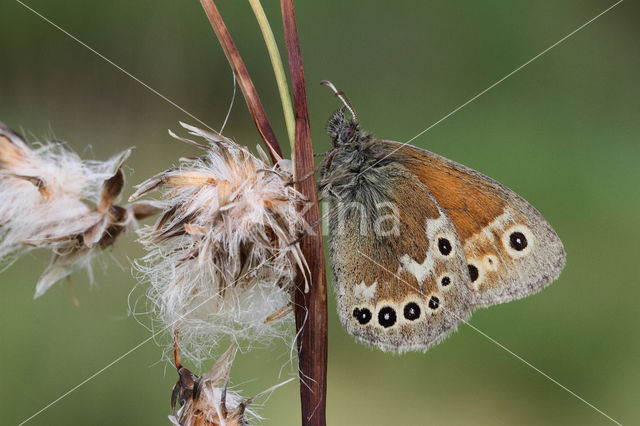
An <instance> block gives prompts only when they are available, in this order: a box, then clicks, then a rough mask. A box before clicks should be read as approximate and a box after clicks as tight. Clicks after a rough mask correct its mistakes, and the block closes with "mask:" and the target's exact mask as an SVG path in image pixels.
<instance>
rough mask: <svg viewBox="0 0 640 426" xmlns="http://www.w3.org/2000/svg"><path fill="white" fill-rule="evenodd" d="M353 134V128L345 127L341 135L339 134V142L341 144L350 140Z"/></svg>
mask: <svg viewBox="0 0 640 426" xmlns="http://www.w3.org/2000/svg"><path fill="white" fill-rule="evenodd" d="M354 134H355V130H354V129H353V127H351V126H349V127H345V128H344V129H343V130H342V133H340V140H341V141H343V142H346V141H348V140H351V138H352V137H353V135H354Z"/></svg>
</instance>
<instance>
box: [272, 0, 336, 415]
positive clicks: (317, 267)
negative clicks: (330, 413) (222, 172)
mask: <svg viewBox="0 0 640 426" xmlns="http://www.w3.org/2000/svg"><path fill="white" fill-rule="evenodd" d="M280 6H281V9H282V20H283V24H284V34H285V40H286V45H287V54H288V58H289V70H290V72H291V86H292V88H293V101H294V104H295V112H296V142H295V149H294V152H295V160H296V161H295V164H294V167H295V169H294V173H295V179H296V181H297V183H296V189H297V190H298V191H300V192H301V193H302V194H303V195H304V196H305V197H306V198H307V199H308V200H309V201H310V202H311V208H309V209H308V210H307V212H306V213H305V219H306V220H307V223H313V224H315V223H318V221H319V219H320V208H319V203H318V191H317V186H316V182H315V179H314V178H313V171H314V161H313V146H312V144H311V132H310V128H309V110H308V107H307V90H306V86H305V79H304V67H303V64H302V55H301V53H300V40H299V39H298V29H297V26H296V18H295V12H294V8H293V1H292V0H281V2H280ZM309 176H311V177H309ZM301 248H302V252H303V254H304V256H305V258H306V260H307V263H308V265H309V269H310V273H311V277H310V281H311V282H310V290H309V292H308V293H307V294H305V293H304V291H303V290H304V280H303V279H302V278H300V279H299V280H298V282H297V291H296V297H295V307H296V309H295V314H296V328H297V329H298V332H299V334H298V365H299V369H300V378H301V380H302V381H304V384H302V385H301V386H300V400H301V403H302V424H304V425H325V424H326V394H327V347H328V338H327V328H328V327H327V283H326V275H325V259H324V248H323V242H322V231H321V229H320V227H319V226H318V228H316V229H315V232H314V233H313V234H310V233H309V234H307V235H305V236H304V238H303V239H302V242H301Z"/></svg>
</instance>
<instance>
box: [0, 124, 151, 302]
mask: <svg viewBox="0 0 640 426" xmlns="http://www.w3.org/2000/svg"><path fill="white" fill-rule="evenodd" d="M130 152H131V151H130V150H127V151H125V152H122V153H120V154H119V155H116V156H114V157H112V158H111V159H109V160H107V161H102V162H101V161H88V160H82V159H80V157H79V156H78V155H77V154H76V153H74V152H72V151H71V150H70V149H69V148H68V147H67V145H66V144H64V143H63V142H49V143H42V144H36V145H34V147H33V148H32V147H31V146H29V145H28V144H27V143H26V142H25V141H24V139H23V138H22V137H21V136H20V135H18V134H17V133H16V132H14V131H12V130H10V129H9V128H8V127H6V126H5V125H4V124H2V123H0V200H3V202H2V203H0V264H2V265H4V267H8V266H9V265H10V264H11V263H12V262H13V261H15V260H16V259H17V258H18V257H19V256H20V255H22V254H24V253H26V252H28V251H30V250H33V249H35V248H46V249H49V250H50V251H51V253H52V257H51V263H50V264H49V265H48V266H47V268H46V269H45V271H44V274H43V275H42V276H41V278H40V279H39V281H38V283H37V285H36V294H35V297H39V296H41V295H42V294H44V292H45V291H46V290H47V289H48V288H49V287H51V285H53V284H54V283H55V282H56V281H58V280H60V279H62V278H64V277H67V276H68V275H70V274H71V273H72V272H73V271H74V270H76V269H78V268H86V269H87V271H88V273H89V276H90V277H91V264H92V260H93V258H94V257H95V255H96V254H97V252H98V251H99V249H101V248H105V247H107V246H109V245H111V244H112V243H113V242H114V240H115V238H116V237H117V236H118V235H119V234H120V233H122V231H124V229H125V228H126V227H128V226H130V225H131V224H133V222H135V219H136V218H140V217H143V216H145V215H147V213H148V214H152V213H153V210H154V207H153V206H151V205H141V204H138V205H133V204H132V205H129V206H125V207H120V206H117V205H115V202H116V201H117V199H118V197H119V194H120V191H121V190H122V186H123V185H124V176H123V174H122V171H121V165H122V163H123V162H124V160H125V159H126V158H127V157H128V156H129V154H130Z"/></svg>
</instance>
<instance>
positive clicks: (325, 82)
mask: <svg viewBox="0 0 640 426" xmlns="http://www.w3.org/2000/svg"><path fill="white" fill-rule="evenodd" d="M320 84H322V85H324V86H327V87H328V88H329V89H331V90H333V93H335V95H336V96H337V97H338V98H339V99H340V100H341V101H342V103H343V104H344V106H345V107H347V109H348V110H349V112H350V113H351V116H352V117H353V120H354V121H356V122H357V121H358V116H357V115H356V111H355V110H354V109H353V105H351V101H349V98H348V97H347V95H346V94H345V93H344V92H343V91H342V90H338V89H337V88H336V86H335V85H334V84H333V83H332V82H330V81H329V80H322V81H321V82H320Z"/></svg>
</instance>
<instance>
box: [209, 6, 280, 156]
mask: <svg viewBox="0 0 640 426" xmlns="http://www.w3.org/2000/svg"><path fill="white" fill-rule="evenodd" d="M200 3H201V4H202V8H203V9H204V11H205V13H206V14H207V17H208V18H209V22H210V23H211V26H212V27H213V31H215V33H216V36H217V37H218V40H219V41H220V44H221V45H222V50H224V54H225V55H226V57H227V60H228V61H229V64H230V65H231V69H232V70H233V73H234V74H235V76H236V80H237V81H238V85H239V86H240V89H241V90H242V94H243V95H244V99H245V101H246V102H247V106H248V107H249V111H250V112H251V117H252V118H253V121H254V123H255V125H256V127H257V128H258V133H260V137H261V138H262V141H263V142H264V144H265V146H266V147H267V150H268V151H269V155H271V160H272V161H274V162H275V161H277V159H278V158H282V150H281V149H280V144H278V139H277V138H276V135H275V133H273V129H272V128H271V125H270V124H269V119H268V118H267V114H266V113H265V111H264V108H263V107H262V102H260V97H259V96H258V92H257V91H256V88H255V86H254V85H253V81H252V80H251V77H250V76H249V72H248V71H247V67H246V66H245V65H244V61H243V60H242V57H241V56H240V52H238V48H237V47H236V45H235V43H234V42H233V39H232V38H231V34H229V30H227V26H226V25H225V24H224V21H223V20H222V16H220V12H218V8H217V7H216V5H215V3H214V2H213V0H200Z"/></svg>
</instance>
